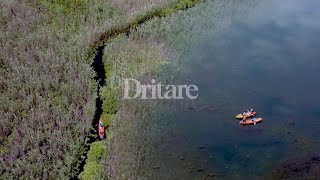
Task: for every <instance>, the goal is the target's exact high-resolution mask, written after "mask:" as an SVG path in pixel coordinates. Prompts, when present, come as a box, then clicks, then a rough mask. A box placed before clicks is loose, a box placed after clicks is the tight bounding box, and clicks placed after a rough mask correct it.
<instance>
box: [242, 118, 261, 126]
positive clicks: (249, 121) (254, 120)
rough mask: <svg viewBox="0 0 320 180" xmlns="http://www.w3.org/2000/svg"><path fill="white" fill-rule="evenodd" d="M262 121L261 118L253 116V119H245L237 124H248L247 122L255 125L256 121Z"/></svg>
mask: <svg viewBox="0 0 320 180" xmlns="http://www.w3.org/2000/svg"><path fill="white" fill-rule="evenodd" d="M261 121H262V118H253V119H245V120H242V121H240V122H239V124H242V125H249V124H253V125H256V123H259V122H261Z"/></svg>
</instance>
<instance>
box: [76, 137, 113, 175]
mask: <svg viewBox="0 0 320 180" xmlns="http://www.w3.org/2000/svg"><path fill="white" fill-rule="evenodd" d="M106 153H107V149H106V145H105V144H104V143H103V141H98V142H94V143H92V144H91V146H90V151H89V153H88V158H87V161H86V165H85V166H84V170H83V172H82V173H81V174H80V178H81V179H88V180H89V179H103V177H104V172H103V171H104V170H103V166H102V164H101V163H100V160H101V157H102V156H106Z"/></svg>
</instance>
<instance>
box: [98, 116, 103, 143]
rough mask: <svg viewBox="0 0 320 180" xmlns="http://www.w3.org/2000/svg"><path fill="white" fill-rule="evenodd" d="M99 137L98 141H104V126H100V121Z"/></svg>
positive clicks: (100, 124)
mask: <svg viewBox="0 0 320 180" xmlns="http://www.w3.org/2000/svg"><path fill="white" fill-rule="evenodd" d="M98 132H99V137H100V139H104V126H103V124H102V120H101V119H100V120H99V127H98Z"/></svg>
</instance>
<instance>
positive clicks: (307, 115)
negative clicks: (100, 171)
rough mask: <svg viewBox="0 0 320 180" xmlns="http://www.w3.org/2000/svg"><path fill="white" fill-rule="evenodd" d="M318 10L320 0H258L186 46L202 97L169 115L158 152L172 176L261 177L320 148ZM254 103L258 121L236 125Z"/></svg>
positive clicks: (192, 77)
mask: <svg viewBox="0 0 320 180" xmlns="http://www.w3.org/2000/svg"><path fill="white" fill-rule="evenodd" d="M319 7H320V1H317V0H309V1H301V0H290V1H289V0H281V1H280V0H263V1H260V2H259V3H258V4H257V5H256V6H255V7H253V8H252V9H251V10H250V12H248V16H247V18H234V19H232V20H231V22H230V24H229V25H228V26H227V27H225V28H224V30H223V31H222V32H219V34H218V36H217V35H215V36H214V37H210V36H206V38H205V39H203V40H202V41H201V42H200V43H198V44H196V45H195V46H192V45H191V46H190V49H189V52H190V53H189V54H188V57H189V58H190V60H191V61H190V62H188V63H186V66H189V68H190V69H191V71H190V72H188V74H187V76H188V83H189V84H195V85H197V86H198V88H199V99H198V100H197V102H195V103H194V104H193V105H192V107H190V108H185V109H184V110H181V111H178V112H177V113H176V114H174V115H173V116H172V122H174V128H173V130H172V134H171V140H168V141H170V142H171V143H169V145H168V148H167V150H168V152H170V153H169V154H170V156H167V157H163V159H164V160H163V161H164V162H165V164H167V167H168V169H170V171H172V173H174V174H176V176H177V177H180V178H181V177H184V178H190V179H193V178H196V177H200V175H204V174H205V176H207V177H211V176H213V175H212V174H210V173H215V174H216V175H215V178H224V179H234V178H239V179H245V178H249V179H258V178H261V177H270V175H271V173H272V171H273V170H274V169H275V168H277V167H278V166H279V164H281V163H282V162H283V161H285V160H290V159H293V158H297V157H305V156H311V155H313V154H317V153H319V151H320V146H319V142H320V135H319V132H320V121H319V116H320V105H319V102H320V95H319V93H320V83H319V78H320V36H319V34H320V21H319V19H320V11H319V10H318V8H319ZM202 23H203V22H202ZM208 24H209V25H208V26H209V28H210V26H211V25H210V24H211V23H208ZM196 25H197V24H196ZM212 26H214V24H212ZM207 28H208V27H207ZM208 34H210V33H208ZM182 81H183V80H182ZM190 106H191V105H190ZM251 108H254V109H255V110H256V111H257V113H258V117H262V118H263V122H262V123H260V124H257V125H255V126H246V127H244V126H240V125H239V124H238V120H236V119H235V115H236V114H238V113H242V112H243V111H244V110H245V109H251ZM168 169H167V170H168ZM199 174H200V175H199ZM201 177H203V176H201Z"/></svg>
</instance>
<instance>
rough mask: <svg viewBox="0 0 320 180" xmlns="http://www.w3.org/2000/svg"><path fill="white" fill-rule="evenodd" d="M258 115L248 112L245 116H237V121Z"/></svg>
mask: <svg viewBox="0 0 320 180" xmlns="http://www.w3.org/2000/svg"><path fill="white" fill-rule="evenodd" d="M256 114H257V113H256V112H246V113H244V114H238V115H237V116H236V118H237V119H243V118H248V117H253V116H255V115H256Z"/></svg>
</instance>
